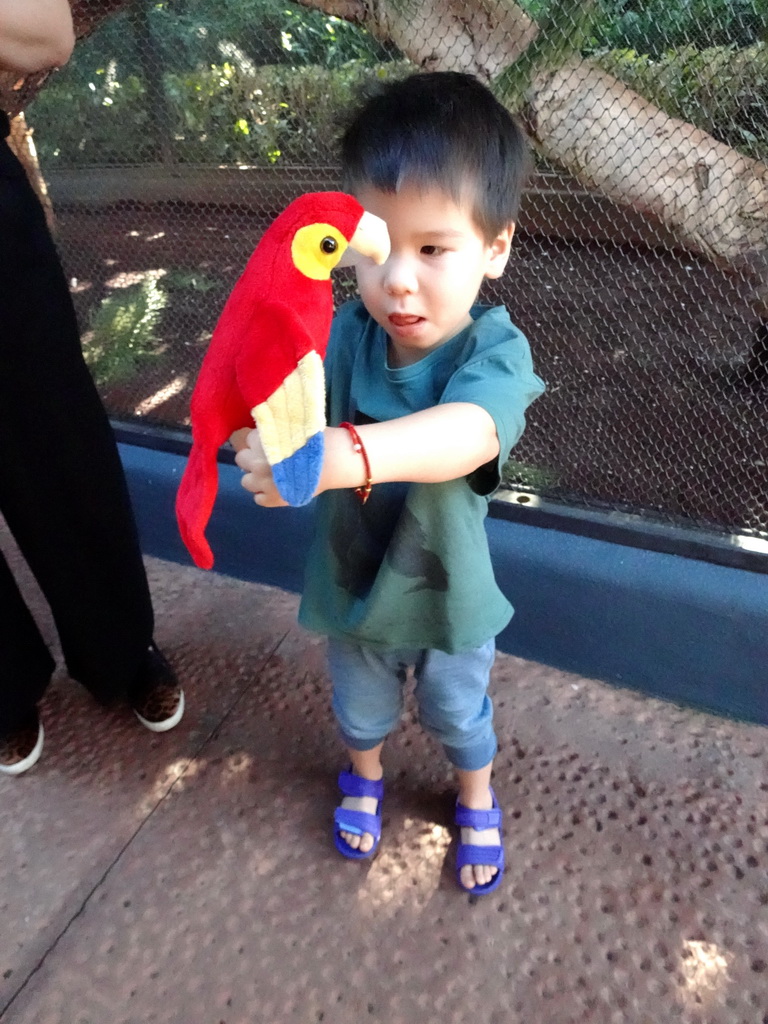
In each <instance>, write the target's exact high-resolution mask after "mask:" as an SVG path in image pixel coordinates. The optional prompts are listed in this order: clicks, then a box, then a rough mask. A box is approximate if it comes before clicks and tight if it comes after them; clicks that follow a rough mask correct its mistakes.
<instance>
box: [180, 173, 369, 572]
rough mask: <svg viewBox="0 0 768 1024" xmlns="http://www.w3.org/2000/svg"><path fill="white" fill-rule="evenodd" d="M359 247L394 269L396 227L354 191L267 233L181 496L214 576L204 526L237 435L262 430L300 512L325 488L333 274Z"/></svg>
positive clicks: (217, 356) (198, 400)
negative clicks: (326, 363) (221, 454)
mask: <svg viewBox="0 0 768 1024" xmlns="http://www.w3.org/2000/svg"><path fill="white" fill-rule="evenodd" d="M348 247H349V248H351V249H352V250H354V252H355V253H360V254H361V255H365V256H369V257H370V258H372V259H374V260H375V261H376V262H377V263H383V262H384V260H385V259H386V258H387V255H388V253H389V238H388V235H387V229H386V225H385V224H384V222H383V221H382V220H380V219H379V218H378V217H374V216H373V215H372V214H370V213H366V211H365V210H364V209H363V208H362V206H361V205H360V204H359V203H358V202H357V200H356V199H354V198H353V197H352V196H349V195H346V194H345V193H343V192H311V193H308V194H306V195H303V196H300V197H299V198H298V199H296V200H294V202H292V203H291V204H290V206H288V207H287V208H286V209H285V210H284V211H283V212H282V213H281V214H280V215H279V216H278V217H277V218H276V219H275V220H274V221H273V222H272V224H271V225H270V226H269V228H268V229H267V230H266V231H265V233H264V235H263V236H262V239H261V241H260V242H259V244H258V246H257V247H256V249H255V250H254V253H253V255H252V256H251V258H250V259H249V261H248V263H247V265H246V267H245V270H244V272H243V274H242V276H241V277H240V279H239V280H238V282H237V284H236V285H235V287H234V288H233V290H232V293H231V295H230V296H229V298H228V300H227V302H226V305H225V306H224V310H223V312H222V314H221V317H220V319H219V322H218V323H217V325H216V328H215V330H214V332H213V337H212V338H211V343H210V346H209V348H208V351H207V352H206V354H205V358H204V359H203V364H202V366H201V368H200V374H199V376H198V379H197V383H196V385H195V389H194V391H193V393H192V401H191V418H192V450H191V451H190V455H189V461H188V463H187V466H186V469H185V471H184V475H183V477H182V480H181V484H180V486H179V490H178V494H177V496H176V518H177V520H178V524H179V530H180V532H181V536H182V539H183V541H184V543H185V544H186V546H187V548H188V550H189V552H190V554H191V555H192V558H193V559H194V561H195V563H196V564H197V565H199V566H200V567H201V568H203V569H210V568H211V567H212V565H213V553H212V552H211V548H210V546H209V544H208V542H207V540H206V539H205V528H206V526H207V524H208V520H209V519H210V516H211V512H212V510H213V505H214V502H215V500H216V492H217V490H218V482H219V478H218V465H217V452H218V449H219V447H220V446H221V445H222V444H223V443H224V442H225V441H227V440H228V439H229V437H230V436H231V435H232V434H233V433H234V432H235V431H236V430H239V429H240V428H241V427H252V426H253V424H254V423H255V425H256V427H257V428H258V430H259V434H260V438H261V443H262V445H263V447H264V451H265V453H266V456H267V459H268V460H269V464H270V466H271V467H272V472H273V475H274V478H275V483H276V485H277V488H278V490H279V491H280V494H281V496H282V497H283V499H284V500H285V501H287V502H288V504H289V505H303V504H306V502H308V501H309V500H310V499H311V498H312V495H313V494H314V492H315V489H316V488H317V483H318V480H319V477H320V470H321V467H322V461H323V430H324V428H325V377H324V373H323V357H324V356H325V350H326V346H327V344H328V335H329V333H330V329H331V319H332V317H333V295H332V289H331V271H332V270H333V269H334V267H336V266H337V265H338V264H339V261H340V260H341V258H342V256H343V255H344V254H345V251H346V250H347V248H348ZM350 255H352V254H349V253H348V254H347V258H346V259H345V262H346V263H351V262H354V258H351V259H350Z"/></svg>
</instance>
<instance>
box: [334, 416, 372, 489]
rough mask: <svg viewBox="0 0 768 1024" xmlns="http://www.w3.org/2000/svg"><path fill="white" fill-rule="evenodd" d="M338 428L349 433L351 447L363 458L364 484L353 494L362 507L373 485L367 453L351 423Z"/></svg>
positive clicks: (342, 424)
mask: <svg viewBox="0 0 768 1024" xmlns="http://www.w3.org/2000/svg"><path fill="white" fill-rule="evenodd" d="M339 426H340V427H343V428H344V429H345V430H348V431H349V436H350V437H351V438H352V447H353V448H354V449H355V451H356V452H359V453H360V455H362V457H363V462H364V464H365V483H364V484H363V486H362V487H356V488H355V494H356V495H357V496H358V498H359V499H360V504H361V505H364V504H365V503H366V501H368V498H369V497H370V494H371V487H372V485H373V477H372V476H371V464H370V462H369V461H368V452H367V451H366V450H365V445H364V444H363V439H362V438H361V437H360V435H359V434H358V432H357V430H356V429H355V428H354V426H353V425H352V424H351V423H340V424H339Z"/></svg>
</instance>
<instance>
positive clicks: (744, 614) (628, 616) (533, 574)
mask: <svg viewBox="0 0 768 1024" xmlns="http://www.w3.org/2000/svg"><path fill="white" fill-rule="evenodd" d="M119 447H120V454H121V457H122V459H123V464H124V466H125V470H126V474H127V477H128V484H129V487H130V490H131V496H132V499H133V503H134V508H135V511H136V518H137V521H138V525H139V532H140V535H141V540H142V545H143V548H144V551H145V552H146V553H147V554H150V555H155V556H157V557H159V558H164V559H168V560H171V561H177V562H180V563H182V564H191V560H190V558H189V555H188V553H187V551H186V549H185V547H184V546H183V544H182V543H181V540H180V539H179V535H178V531H177V528H176V519H175V515H174V501H175V496H176V489H177V487H178V484H179V480H180V479H181V473H182V471H183V469H184V466H185V464H186V457H185V456H184V455H180V454H175V453H173V452H168V451H158V450H155V449H152V448H147V447H143V446H140V445H136V444H121V445H120V446H119ZM240 477H241V474H240V471H239V470H238V469H237V468H236V467H235V466H231V465H226V464H220V466H219V479H220V486H219V496H218V500H217V503H216V508H215V510H214V514H213V517H212V519H211V523H210V526H209V528H208V532H207V536H208V538H209V540H210V543H211V547H212V548H213V552H214V556H215V559H216V564H215V571H217V572H221V573H224V574H226V575H230V576H234V577H237V578H240V579H245V580H251V581H255V582H259V583H265V584H269V585H272V586H277V587H282V588H284V589H286V590H293V591H299V590H300V589H301V583H302V571H303V561H304V556H305V553H306V550H307V545H308V542H309V536H310V533H311V530H312V510H311V508H309V507H304V508H298V509H296V508H287V509H261V508H259V507H258V506H257V505H255V504H254V502H253V501H252V499H251V497H250V495H248V494H247V493H246V492H245V491H243V489H242V487H241V486H240ZM487 529H488V536H489V540H490V545H491V553H492V557H493V560H494V566H495V571H496V577H497V579H498V581H499V584H500V586H501V587H502V589H503V590H504V592H505V593H506V594H507V595H508V597H509V599H510V600H511V601H512V603H513V604H514V606H515V608H516V613H515V616H514V618H513V619H512V622H511V623H510V625H509V626H508V627H507V629H506V630H505V631H504V632H503V633H502V634H501V636H500V637H499V648H500V650H503V651H506V652H507V653H510V654H515V655H518V656H520V657H522V658H527V659H531V660H533V661H539V662H542V663H544V664H547V665H552V666H554V667H556V668H561V669H566V670H568V671H571V672H576V673H579V674H580V675H584V676H589V677H592V678H597V679H602V680H605V681H606V682H611V683H617V684H620V685H623V686H628V687H632V688H635V689H640V690H642V691H644V692H646V693H648V694H651V695H653V696H658V697H663V698H666V699H669V700H673V701H678V702H681V703H685V704H691V705H695V706H697V707H700V708H704V709H706V710H709V711H714V712H717V713H719V714H724V715H729V716H734V717H737V718H743V719H747V720H750V721H756V722H761V723H766V724H768V578H766V576H765V575H763V574H761V573H759V572H751V571H747V570H744V569H738V568H730V567H727V566H723V565H714V564H709V563H708V562H705V561H698V560H695V559H691V558H683V557H680V556H679V555H674V554H668V553H664V552H659V551H651V550H643V549H640V548H633V547H629V546H626V545H624V544H614V543H610V542H607V541H605V540H598V539H595V538H594V537H589V536H578V535H576V534H573V533H568V532H561V531H558V530H553V529H543V528H540V527H536V526H530V525H527V524H525V523H521V522H514V521H507V520H504V519H495V518H493V519H489V520H488V524H487ZM200 571H201V572H202V570H200Z"/></svg>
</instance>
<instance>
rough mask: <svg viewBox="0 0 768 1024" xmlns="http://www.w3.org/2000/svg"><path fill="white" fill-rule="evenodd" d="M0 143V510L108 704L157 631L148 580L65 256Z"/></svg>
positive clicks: (78, 659)
mask: <svg viewBox="0 0 768 1024" xmlns="http://www.w3.org/2000/svg"><path fill="white" fill-rule="evenodd" d="M0 150H3V152H2V154H0V510H2V512H3V514H4V515H5V518H6V520H7V522H8V525H9V527H10V529H11V532H12V533H13V535H14V537H15V539H16V541H17V543H18V545H19V547H20V549H21V551H22V553H23V554H24V556H25V558H26V560H27V562H28V564H29V566H30V569H31V570H32V572H33V574H34V576H35V578H36V579H37V581H38V583H39V584H40V587H41V589H42V591H43V593H44V594H45V596H46V599H47V600H48V602H49V604H50V606H51V611H52V613H53V617H54V620H55V622H56V627H57V629H58V632H59V637H60V640H61V645H62V650H63V652H64V657H65V660H66V664H67V668H68V671H69V672H70V674H71V675H72V676H73V677H74V678H76V679H78V680H79V681H80V682H81V683H83V684H84V685H85V686H87V687H88V689H89V690H91V692H92V693H93V694H94V695H95V696H96V697H98V698H99V699H101V700H103V701H105V702H109V701H112V700H116V699H120V698H122V697H124V696H125V695H126V694H127V692H128V691H129V690H130V688H131V686H132V685H133V684H134V682H135V679H136V676H137V673H138V672H139V667H140V665H141V663H142V661H143V658H144V654H145V651H146V648H147V646H148V644H149V642H150V640H151V637H152V630H153V616H152V605H151V599H150V595H149V588H148V585H147V579H146V574H145V571H144V565H143V562H142V558H141V551H140V547H139V542H138V536H137V532H136V526H135V523H134V519H133V514H132V511H131V507H130V501H129V496H128V490H127V486H126V482H125V477H124V474H123V470H122V465H121V463H120V459H119V455H118V452H117V447H116V445H115V441H114V437H113V434H112V429H111V427H110V424H109V421H108V419H107V416H106V413H105V412H104V409H103V407H102V404H101V401H100V399H99V396H98V393H97V391H96V388H95V386H94V384H93V381H92V378H91V376H90V373H89V371H88V369H87V367H86V365H85V363H84V361H83V358H82V353H81V350H80V341H79V333H78V328H77V322H76V317H75V312H74V308H73V305H72V301H71V297H70V294H69V289H68V287H67V282H66V279H65V277H64V273H63V270H62V267H61V264H60V261H59V258H58V254H57V253H56V249H55V247H54V245H53V242H52V239H51V237H50V234H49V232H48V229H47V225H46V223H45V217H44V214H43V211H42V208H41V206H40V204H39V202H38V201H37V197H36V196H35V195H34V192H33V191H32V189H31V187H30V185H29V183H28V182H27V180H26V176H25V175H24V173H23V170H22V169H21V168H20V166H19V165H18V163H17V162H16V161H15V160H14V159H13V157H12V156H11V154H10V151H9V150H8V149H7V147H6V145H5V143H3V142H2V141H0ZM15 168H18V173H16V172H15ZM17 654H18V652H17ZM22 660H23V655H22V654H18V657H17V658H16V661H17V662H20V661H22ZM4 685H5V686H7V685H16V686H18V687H24V686H26V683H25V681H24V680H23V679H17V681H16V682H15V683H8V682H6V683H4Z"/></svg>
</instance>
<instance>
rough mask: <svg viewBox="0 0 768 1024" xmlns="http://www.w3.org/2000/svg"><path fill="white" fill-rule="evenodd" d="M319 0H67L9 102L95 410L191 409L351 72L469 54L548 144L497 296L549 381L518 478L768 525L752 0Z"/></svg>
mask: <svg viewBox="0 0 768 1024" xmlns="http://www.w3.org/2000/svg"><path fill="white" fill-rule="evenodd" d="M313 5H314V7H315V8H316V9H310V8H304V7H300V6H292V5H286V4H279V3H274V2H272V0H226V2H224V0H176V2H172V0H171V2H164V3H161V2H154V0H152V2H150V0H133V2H128V3H122V4H121V2H120V0H80V2H79V3H78V4H76V6H75V11H76V14H77V17H78V18H79V23H80V27H81V29H83V30H84V29H85V28H89V29H90V28H92V29H93V30H92V31H91V33H90V34H89V35H88V36H87V38H84V39H83V40H82V41H81V42H80V43H79V44H78V48H77V50H76V53H75V56H74V58H73V59H72V61H71V62H70V64H69V65H68V66H67V67H66V68H65V69H63V70H62V71H61V72H60V73H58V74H57V75H55V76H53V77H52V78H51V79H50V80H49V81H48V82H47V83H46V85H45V87H44V88H43V89H42V90H41V91H40V93H39V94H38V96H37V97H36V99H34V100H33V101H32V103H31V104H30V105H29V107H28V109H27V119H28V122H29V124H30V126H32V127H33V128H34V133H35V134H34V139H35V142H36V144H37V149H38V153H39V156H40V162H41V166H42V171H43V175H44V177H45V179H46V180H47V182H48V186H49V189H50V193H51V196H52V199H53V203H54V208H55V217H56V229H57V233H58V239H59V244H60V249H61V251H62V255H63V259H64V262H65V266H66V269H67V273H68V275H69V278H70V281H71V288H72V293H73V296H74V299H75V303H76V306H77V310H78V314H79V317H80V321H81V325H82V331H83V342H84V346H85V351H86V353H87V358H88V360H89V362H90V364H91V367H92V370H93V373H94V375H95V377H96V379H97V382H98V384H99V387H100V389H101V392H102V394H103V396H104V399H105V401H106V403H107V406H108V408H109V410H110V412H111V414H112V415H113V416H114V417H116V418H118V419H130V418H135V417H139V418H141V419H142V420H143V421H147V422H150V423H154V424H158V425H175V426H179V425H184V424H186V423H187V422H188V402H189V396H190V392H191V389H192V386H193V384H194V381H195V377H196V372H197V369H198V367H199V364H200V360H201V358H202V355H203V353H204V351H205V347H206V345H207V343H208V341H209V339H210V337H211V332H212V330H213V327H214V324H215V322H216V320H217V317H218V315H219V313H220V311H221V308H222V306H223V304H224V301H225V299H226V297H227V295H228V293H229V290H230V288H231V287H232V285H233V284H234V282H235V280H236V279H237V277H238V276H239V274H240V272H241V270H242V268H243V266H244V265H245V262H246V260H247V258H248V256H249V255H250V253H251V251H252V250H253V248H254V246H255V244H256V242H257V240H258V237H259V235H260V232H261V231H262V229H263V228H264V226H265V224H266V223H268V221H269V220H270V219H271V218H272V217H273V216H274V215H275V214H276V213H277V212H279V210H280V209H281V208H282V207H283V206H284V205H285V204H286V203H287V202H288V201H289V200H290V199H292V198H293V197H294V196H296V195H297V194H299V193H301V192H304V191H307V190H310V189H316V188H335V187H337V186H338V174H337V166H336V140H337V138H338V135H339V132H340V128H341V126H342V124H343V121H344V118H345V116H346V112H347V111H348V110H349V108H350V106H351V105H352V104H353V103H354V102H355V101H356V100H357V99H358V98H359V96H360V94H361V92H362V91H363V90H364V89H365V88H366V87H367V84H368V83H370V82H374V83H375V82H376V81H377V80H380V79H382V78H386V77H389V76H394V75H402V74H403V73H406V72H410V71H412V70H414V69H418V68H419V67H429V68H439V69H445V70H447V69H456V70H470V71H473V72H475V73H477V74H478V75H480V76H481V77H484V78H486V79H490V80H492V81H493V82H494V87H495V88H497V89H498V90H499V91H500V93H501V95H502V96H503V97H504V99H505V100H506V102H508V104H509V105H510V107H511V109H513V110H515V112H516V113H517V115H518V116H519V118H520V119H521V122H522V123H523V124H524V125H525V127H526V129H527V131H528V132H529V134H530V136H531V138H532V140H533V141H534V143H535V147H536V151H537V155H538V165H537V170H536V173H535V175H534V178H533V180H532V182H531V188H530V190H529V192H528V195H527V197H526V199H525V201H524V204H523V209H522V212H521V217H520V224H519V230H518V233H517V236H516V239H515V243H514V247H513V258H512V260H511V263H510V266H509V268H508V271H507V273H506V275H505V277H504V279H503V280H502V281H501V282H499V283H498V284H497V285H495V286H494V287H493V289H488V293H487V297H488V298H492V299H493V300H500V301H503V302H504V303H506V304H507V306H508V307H509V309H510V312H511V314H512V317H513V319H514V320H515V321H516V322H517V323H518V324H519V326H520V327H521V328H522V329H523V330H524V332H525V333H526V334H527V335H528V337H529V338H530V340H531V344H532V348H533V352H534V358H535V362H536V366H537V369H538V370H539V372H540V373H541V375H542V376H543V377H544V378H545V380H546V381H547V383H548V392H547V395H546V396H545V397H544V398H543V399H541V400H539V402H537V403H536V404H535V405H534V407H533V408H532V410H531V415H530V421H529V427H528V430H527V432H526V434H525V436H524V439H523V441H522V442H521V443H520V445H519V446H518V447H517V448H516V449H515V451H514V452H513V453H512V457H511V459H510V461H509V463H508V466H507V470H508V475H507V482H508V484H509V485H510V486H511V487H514V488H520V489H524V490H527V491H529V492H531V491H532V492H535V493H537V494H539V495H542V496H545V497H548V498H552V499H557V500H565V501H567V502H569V503H574V504H579V505H582V506H588V507H598V508H610V509H622V510H627V511H635V512H642V513H644V514H645V515H647V516H653V517H656V518H661V519H662V520H666V521H674V522H683V523H686V522H687V523H690V524H694V525H703V526H707V527H710V528H716V529H722V530H724V531H727V532H737V531H738V532H741V531H747V532H752V533H754V534H757V535H760V536H768V445H767V444H766V437H767V436H768V289H766V286H765V274H764V260H765V250H766V247H767V246H768V240H767V238H766V236H767V235H768V170H767V169H766V166H765V163H764V162H763V161H765V160H766V157H767V156H768V84H766V83H768V45H766V44H764V43H763V42H762V41H761V40H762V39H763V37H764V36H765V32H766V26H767V25H768V0H664V2H661V0H650V2H648V3H644V4H630V3H626V2H624V0H615V2H612V0H599V2H598V3H596V4H593V3H579V2H577V0H556V2H555V0H551V2H547V0H526V2H524V3H523V2H522V0H521V3H520V5H519V6H515V5H514V4H509V3H505V4H503V5H500V4H497V3H496V2H495V0H465V5H464V7H463V8H461V9H460V8H459V5H456V4H448V3H445V2H443V0H402V2H400V3H392V4H391V5H389V4H381V5H367V6H366V5H363V4H360V5H359V6H358V5H356V4H355V3H354V2H353V0H350V2H349V3H347V4H346V5H339V4H338V3H336V2H334V0H328V3H327V4H325V5H324V4H323V3H322V0H313ZM321 6H326V7H327V12H326V11H323V10H320V9H317V8H319V7H321ZM108 9H109V10H110V11H111V12H112V13H111V14H110V16H109V17H107V18H104V19H103V20H101V18H100V16H101V15H102V14H104V13H105V12H106V11H107V10H108ZM342 14H343V15H344V18H342V17H340V16H339V15H342ZM346 19H348V20H346ZM366 29H369V30H370V31H366ZM479 130H480V129H479ZM353 288H354V283H353V281H352V279H351V278H349V277H346V278H344V277H342V278H337V281H336V289H337V298H338V299H339V300H341V299H342V298H344V297H345V296H348V295H350V294H351V293H352V291H353Z"/></svg>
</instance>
